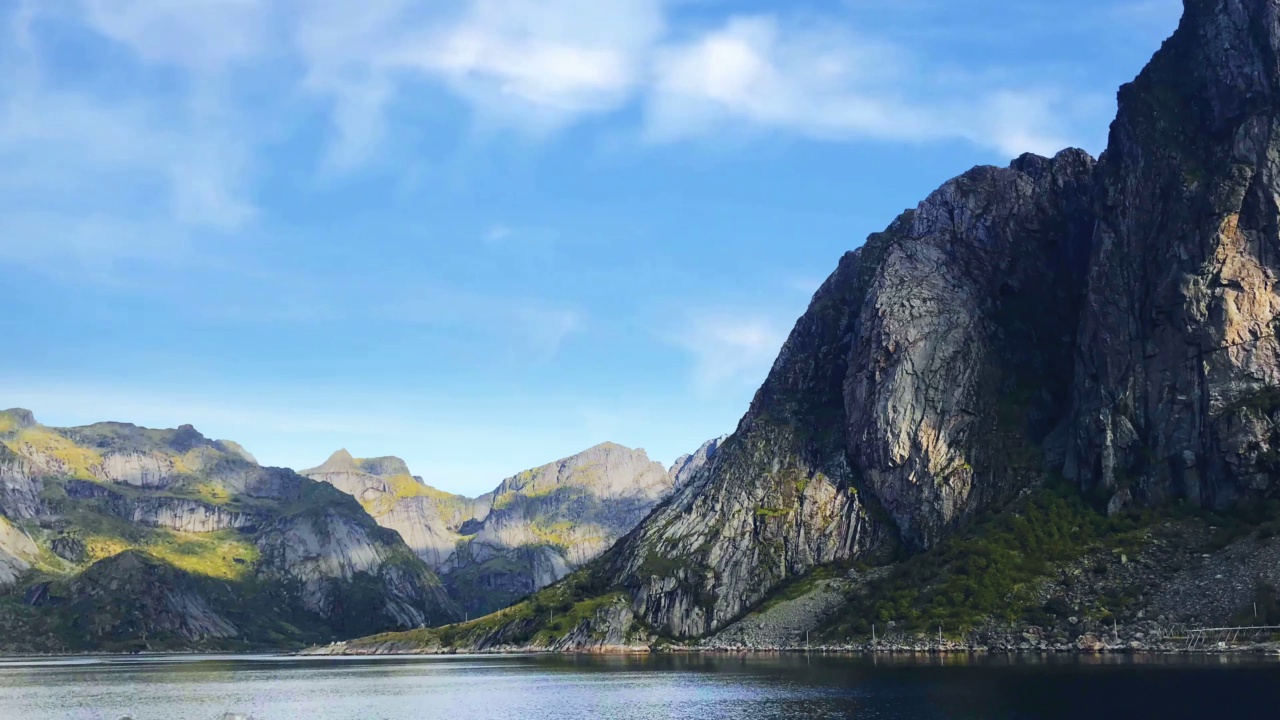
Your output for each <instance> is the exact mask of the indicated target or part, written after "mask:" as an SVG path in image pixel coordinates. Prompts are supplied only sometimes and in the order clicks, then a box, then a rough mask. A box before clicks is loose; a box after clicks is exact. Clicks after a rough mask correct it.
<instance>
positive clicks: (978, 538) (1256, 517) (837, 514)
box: [364, 0, 1280, 649]
mask: <svg viewBox="0 0 1280 720" xmlns="http://www.w3.org/2000/svg"><path fill="white" fill-rule="evenodd" d="M1278 157H1280V0H1186V4H1185V13H1184V16H1183V19H1182V21H1181V23H1180V25H1179V27H1178V29H1177V31H1176V32H1175V34H1174V35H1173V36H1172V37H1171V38H1170V39H1169V40H1168V41H1167V42H1165V43H1164V45H1163V46H1162V48H1161V49H1160V50H1159V52H1158V53H1157V54H1156V55H1155V57H1154V58H1153V59H1152V61H1151V62H1150V64H1149V65H1148V66H1147V67H1146V68H1145V69H1144V70H1143V72H1142V73H1141V74H1140V75H1139V77H1138V78H1137V79H1136V80H1135V81H1134V82H1132V83H1130V84H1128V85H1126V86H1124V87H1123V88H1122V89H1121V90H1120V92H1119V104H1118V115H1117V118H1116V120H1115V122H1114V123H1113V125H1112V127H1111V134H1110V139H1109V143H1108V147H1107V150H1106V152H1105V153H1103V155H1102V156H1101V157H1100V159H1098V160H1097V161H1095V160H1094V159H1093V158H1091V157H1090V156H1088V155H1087V154H1086V153H1084V152H1083V151H1080V150H1064V151H1063V152H1061V153H1059V154H1057V155H1056V156H1054V157H1052V158H1044V157H1038V156H1034V155H1024V156H1022V157H1020V158H1018V159H1017V160H1015V161H1014V162H1013V163H1012V164H1011V165H1010V166H1009V167H1003V168H999V167H979V168H974V169H973V170H970V171H968V172H966V173H964V174H963V175H961V176H959V177H957V178H955V179H954V180H951V181H949V182H947V183H945V184H944V185H943V186H942V187H941V188H939V189H938V190H937V191H935V192H934V193H932V194H931V195H930V196H929V197H928V198H926V199H925V200H924V201H923V202H922V203H921V204H920V205H919V206H918V207H916V208H915V209H912V210H908V211H906V212H904V213H903V214H902V215H900V216H899V217H898V218H897V219H896V220H895V221H894V222H893V223H891V224H890V226H889V227H888V228H887V229H886V230H885V231H884V232H881V233H877V234H875V235H872V236H871V237H870V238H868V239H867V240H866V242H865V243H864V244H863V245H862V246H861V247H860V248H858V249H857V250H855V251H853V252H851V253H848V254H847V255H845V256H844V257H843V258H842V259H841V260H840V262H839V264H838V266H837V268H836V270H835V272H834V273H833V274H832V275H831V276H830V277H829V278H828V279H827V281H826V282H825V283H824V284H823V285H822V287H821V288H820V289H819V290H818V291H817V293H816V294H815V295H814V297H813V300H812V302H811V304H810V306H809V308H808V310H807V311H806V312H805V314H804V315H803V316H802V317H801V318H800V319H799V321H798V322H797V323H796V325H795V328H794V329H793V330H792V332H791V335H790V337H789V338H788V340H787V342H786V344H785V345H784V347H783V348H782V351H781V353H780V354H779V356H778V358H777V360H776V362H775V363H774V365H773V368H772V370H771V371H770V373H769V376H768V378H767V380H766V381H765V383H764V385H763V387H761V388H760V390H759V391H758V392H757V394H756V396H755V398H754V399H753V401H752V403H751V407H750V409H749V410H748V412H747V414H746V415H745V416H744V417H743V418H742V420H741V422H740V423H739V425H738V428H737V430H736V432H735V433H734V434H733V435H732V436H731V437H729V438H728V439H726V440H725V441H724V443H723V444H722V445H721V446H720V447H719V449H718V451H717V452H716V453H715V455H714V456H713V457H712V458H711V460H710V461H709V462H708V463H707V464H706V465H705V466H704V467H703V468H702V469H700V470H698V471H696V472H694V473H692V475H691V477H690V478H689V479H688V480H687V481H686V483H685V484H684V485H683V486H682V487H680V488H679V489H678V490H677V491H676V492H675V493H674V494H673V495H672V496H671V497H670V498H669V499H668V500H666V501H665V502H664V503H663V504H662V505H660V506H659V507H658V508H657V509H656V510H655V511H654V512H653V513H652V514H651V515H649V516H648V517H647V518H646V519H645V520H644V522H642V523H641V524H640V525H639V526H638V527H637V528H636V529H635V530H634V531H632V532H630V533H628V534H627V535H626V536H625V537H624V538H623V539H622V540H621V541H619V543H618V544H617V545H615V546H614V547H613V548H612V549H610V550H609V551H608V552H606V553H604V554H603V555H602V556H601V557H600V558H599V559H598V560H596V561H595V562H593V563H591V564H590V565H588V566H587V567H586V568H584V570H583V571H581V572H579V573H575V574H574V575H573V576H571V577H570V578H568V579H566V580H564V581H562V582H561V583H559V584H557V585H555V586H552V587H551V588H548V589H546V590H544V591H543V592H541V593H539V594H537V595H535V596H534V597H533V598H531V599H530V600H529V601H527V602H524V603H521V604H519V605H517V606H515V607H513V608H510V609H509V610H506V611H503V612H502V613H499V614H496V615H494V616H492V617H489V618H485V619H482V620H480V621H475V622H472V623H468V624H466V625H462V626H456V627H452V628H445V629H443V630H441V631H431V632H429V633H417V634H414V633H410V634H408V635H406V636H400V637H399V639H397V636H393V637H391V638H389V639H388V638H384V639H382V640H379V641H377V642H375V643H373V644H372V645H370V644H366V645H365V646H364V647H365V648H366V649H370V648H376V647H378V643H390V646H391V647H394V646H396V643H402V644H406V645H407V646H413V647H428V648H429V647H433V646H438V647H464V648H485V647H493V646H496V645H508V646H525V645H528V646H533V647H543V648H560V649H563V648H600V647H602V646H611V645H623V646H626V645H636V644H645V643H650V642H654V641H663V642H669V641H675V642H696V641H703V642H714V641H715V638H716V637H717V635H718V634H720V633H731V632H736V630H735V628H736V629H737V630H741V629H742V624H741V623H742V622H748V624H752V625H756V626H759V627H761V628H763V627H764V625H765V624H766V619H767V616H768V615H769V610H770V608H773V607H778V606H784V607H791V606H790V605H788V603H793V602H799V601H800V600H805V601H806V602H809V604H810V605H811V606H812V605H814V604H815V603H816V604H817V605H821V606H822V607H823V608H825V609H824V610H823V611H822V612H820V613H816V614H815V617H814V618H813V622H811V623H810V625H809V627H812V628H813V629H815V630H817V631H820V632H821V633H822V635H823V636H824V637H827V638H836V639H840V640H842V641H844V640H848V639H850V637H851V636H852V635H855V634H859V633H867V631H868V630H870V629H871V628H870V623H874V622H881V623H885V622H887V621H894V620H898V621H904V623H905V624H906V626H907V627H911V628H913V629H914V630H916V631H919V630H924V629H926V628H927V629H928V630H929V631H930V632H932V631H934V630H936V629H937V628H938V627H939V626H940V625H942V624H944V623H945V624H947V625H948V628H947V629H948V630H949V631H951V632H958V631H961V630H963V631H965V632H970V631H974V632H978V630H980V628H982V627H988V628H990V627H994V626H996V625H1001V626H1002V627H1006V628H1016V629H1013V630H1011V633H1012V634H1011V636H1012V637H1014V638H1016V639H1015V640H1013V641H1012V642H1013V643H1015V644H1017V643H1022V644H1025V645H1027V646H1028V647H1036V646H1045V643H1046V642H1048V641H1046V638H1051V639H1053V638H1059V637H1060V638H1063V639H1064V640H1062V641H1058V640H1054V642H1058V644H1059V645H1061V644H1062V642H1070V643H1072V645H1071V647H1073V648H1074V647H1077V646H1078V647H1080V648H1089V647H1097V646H1101V645H1103V644H1105V643H1103V642H1102V641H1101V640H1100V639H1099V637H1100V635H1102V634H1107V635H1109V636H1111V635H1114V637H1113V639H1112V640H1111V641H1110V642H1113V643H1115V644H1116V645H1117V646H1118V645H1119V644H1120V643H1121V642H1122V640H1121V631H1120V624H1119V623H1120V620H1122V619H1123V620H1124V622H1125V623H1126V626H1125V627H1126V628H1134V630H1132V632H1136V635H1132V636H1131V637H1133V638H1135V639H1133V640H1132V641H1126V642H1135V643H1138V644H1139V645H1141V642H1140V640H1139V639H1140V638H1143V637H1144V636H1146V635H1148V634H1149V633H1157V632H1158V633H1160V634H1166V633H1167V632H1168V626H1167V625H1165V626H1161V627H1158V628H1157V627H1156V626H1155V625H1154V624H1155V623H1156V622H1157V619H1156V618H1158V619H1159V621H1160V622H1175V621H1177V622H1204V621H1208V622H1211V623H1212V622H1219V623H1221V622H1226V621H1230V620H1231V618H1232V616H1233V613H1235V612H1237V611H1240V610H1241V609H1242V608H1248V607H1249V605H1250V601H1253V602H1256V603H1257V605H1256V606H1255V607H1261V608H1263V612H1268V611H1267V610H1266V608H1267V607H1272V606H1276V607H1280V605H1277V602H1276V597H1277V596H1278V595H1277V590H1276V587H1277V584H1280V568H1278V567H1277V564H1276V563H1275V562H1273V561H1267V560H1266V559H1267V558H1275V557H1277V553H1280V547H1278V546H1277V543H1276V542H1275V541H1274V540H1273V539H1272V536H1273V535H1274V534H1275V532H1276V531H1277V529H1278V528H1280V480H1278V479H1277V478H1280V460H1278V458H1280V362H1278V361H1280V340H1277V338H1276V331H1277V329H1278V328H1280V292H1278V290H1280V288H1277V282H1278V280H1277V278H1280V210H1278V209H1277V208H1278V207H1280V205H1278V203H1277V200H1276V198H1277V197H1280V177H1278V173H1280V163H1278V162H1277V160H1276V158H1278ZM1062 478H1065V481H1068V482H1070V483H1071V484H1070V485H1064V484H1063V482H1064V481H1063V480H1062ZM1131 559H1132V560H1133V562H1131V561H1130V560H1131ZM1224 577H1225V578H1231V579H1232V580H1231V581H1224V580H1223V578H1224ZM810 601H811V602H810ZM796 609H799V608H798V606H797V608H796ZM1147 611H1150V616H1147V615H1146V614H1145V613H1147ZM1255 612H1256V611H1255ZM1276 612H1277V613H1280V610H1277V611H1276ZM818 615H821V616H822V617H817V616H818ZM744 618H747V619H748V620H746V621H744ZM1108 620H1110V623H1108V624H1106V625H1105V628H1106V629H1105V630H1104V629H1103V628H1104V625H1103V623H1106V622H1107V621H1108ZM1248 620H1249V621H1251V622H1252V621H1253V619H1252V618H1248ZM925 623H936V624H925ZM1144 623H1145V624H1144ZM892 626H894V624H890V625H889V627H892ZM885 627H886V626H885V625H882V626H881V628H882V631H883V630H884V628H885ZM1086 628H1090V629H1087V630H1086ZM1136 628H1142V630H1141V631H1137V630H1136ZM1033 631H1034V632H1033ZM1126 632H1130V630H1128V629H1127V630H1126ZM841 633H843V636H841ZM748 634H749V633H748ZM739 636H741V634H739ZM792 637H793V638H794V637H795V636H794V634H793V635H792ZM966 637H970V638H973V637H982V636H981V634H980V633H979V635H971V636H966ZM986 637H994V636H991V635H989V634H988V635H987V636H986ZM1033 641H1034V642H1033ZM913 642H914V641H913ZM966 642H968V641H966ZM973 642H975V643H976V642H982V643H984V646H985V643H986V642H987V641H985V640H973ZM991 642H992V643H993V646H994V643H995V641H994V640H992V641H991ZM1001 642H1003V641H1001ZM1036 643H1039V645H1037V644H1036ZM1126 647H1127V645H1126Z"/></svg>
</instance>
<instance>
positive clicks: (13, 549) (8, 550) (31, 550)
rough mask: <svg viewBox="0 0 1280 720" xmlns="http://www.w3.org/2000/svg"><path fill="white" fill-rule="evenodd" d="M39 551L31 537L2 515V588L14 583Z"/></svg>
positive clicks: (0, 540) (0, 563) (0, 575)
mask: <svg viewBox="0 0 1280 720" xmlns="http://www.w3.org/2000/svg"><path fill="white" fill-rule="evenodd" d="M38 552H39V549H38V548H37V547H36V545H35V543H33V542H32V541H31V538H29V537H27V536H26V534H25V533H23V532H22V531H21V530H19V529H18V528H16V527H14V526H13V524H12V523H10V522H9V520H8V519H7V518H5V517H4V516H3V515H0V588H3V587H6V586H9V585H13V584H14V583H15V582H16V581H17V579H18V578H19V577H21V576H22V574H23V573H25V572H26V571H27V570H28V569H30V568H31V561H32V560H33V559H34V558H35V556H36V554H37V553H38Z"/></svg>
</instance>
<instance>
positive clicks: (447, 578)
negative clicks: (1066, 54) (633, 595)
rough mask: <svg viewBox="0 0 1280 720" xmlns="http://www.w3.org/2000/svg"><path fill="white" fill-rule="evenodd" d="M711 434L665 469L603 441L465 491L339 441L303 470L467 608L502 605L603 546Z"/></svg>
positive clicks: (681, 471) (685, 470) (669, 483)
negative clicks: (393, 535)
mask: <svg viewBox="0 0 1280 720" xmlns="http://www.w3.org/2000/svg"><path fill="white" fill-rule="evenodd" d="M716 444H717V441H712V442H710V443H707V444H706V445H704V446H703V447H702V448H700V449H699V450H698V452H697V453H695V454H694V455H690V456H686V457H685V458H682V459H681V460H680V461H679V462H678V463H677V466H675V467H673V468H671V470H670V471H668V470H666V469H664V468H663V467H662V466H661V465H660V464H658V463H656V462H653V461H651V460H649V458H648V457H647V456H646V455H645V453H644V451H642V450H631V449H629V448H624V447H622V446H620V445H615V444H612V443H605V444H603V445H598V446H596V447H593V448H590V449H589V450H586V451H584V452H582V453H579V454H577V455H574V456H572V457H568V458H564V459H562V460H559V461H557V462H554V463H549V464H547V465H544V466H542V467H539V468H534V469H532V470H527V471H525V472H522V473H520V474H518V475H516V476H514V477H510V478H507V479H506V480H503V481H502V483H500V484H499V486H498V487H497V488H496V489H495V490H494V491H493V492H491V493H488V494H486V495H483V496H481V497H479V498H475V499H469V498H464V497H461V496H457V495H451V494H448V493H444V492H441V491H439V490H436V489H435V488H432V487H430V486H428V485H426V484H425V483H423V482H422V480H421V479H420V478H417V477H414V476H412V475H410V474H409V470H408V468H407V467H405V464H404V462H403V461H401V460H400V459H398V458H374V459H368V460H357V459H355V458H352V457H351V455H350V453H347V452H346V451H345V450H340V451H338V452H336V453H334V454H333V456H332V457H330V458H329V459H328V460H327V461H326V462H325V463H324V464H323V465H321V466H320V467H317V468H312V469H310V470H304V471H303V474H304V475H306V476H307V477H311V478H314V479H316V480H321V481H324V482H327V483H329V484H331V485H333V486H334V487H336V488H338V489H339V490H342V491H343V492H345V493H347V494H349V495H351V496H353V497H355V498H356V499H357V500H359V501H360V502H361V504H362V505H363V506H364V507H365V509H366V510H367V511H368V512H369V513H370V514H371V515H372V516H373V517H374V518H375V519H376V520H377V521H378V523H379V524H380V525H382V526H383V527H385V528H388V529H392V530H395V531H396V532H398V533H399V534H400V536H401V537H403V538H404V539H405V542H406V543H407V544H408V545H409V547H410V548H412V549H413V551H414V552H416V553H417V554H418V556H419V557H421V558H422V559H423V560H425V561H426V562H427V564H428V565H430V566H431V567H432V568H434V569H436V570H437V571H438V572H440V573H441V574H442V579H443V580H444V583H445V586H446V587H447V588H448V590H449V593H450V595H451V596H452V597H453V598H454V599H455V600H456V601H457V602H458V603H459V604H461V605H462V606H463V608H464V609H465V610H467V611H468V612H470V613H472V614H483V613H484V612H488V611H491V610H495V609H497V608H500V607H503V606H504V605H506V604H508V603H510V602H511V601H512V600H515V599H517V598H520V597H522V596H524V595H527V594H529V593H530V592H533V591H534V590H537V589H538V588H541V587H544V586H546V585H548V584H550V583H552V582H555V581H556V580H559V579H560V578H562V577H564V576H565V575H567V574H568V573H569V572H571V571H572V570H574V569H575V568H578V567H580V566H581V565H583V564H585V563H586V562H588V561H590V560H592V559H594V558H595V557H597V556H598V555H599V554H600V553H602V552H604V551H605V550H606V549H607V548H608V547H609V546H610V545H612V544H613V543H614V542H615V541H616V540H617V539H618V538H619V537H621V536H622V535H624V534H626V533H627V532H628V531H630V530H631V529H632V528H633V527H635V525H636V524H637V523H639V522H640V520H641V519H643V518H644V516H645V515H647V514H648V513H649V511H650V510H652V509H653V507H654V506H655V505H656V504H657V503H658V502H659V501H661V500H662V499H663V498H665V497H666V496H667V495H669V494H670V493H671V490H672V488H673V487H674V485H675V484H676V483H677V482H680V481H682V480H681V478H685V477H687V476H688V475H690V474H691V473H692V472H693V471H694V470H695V469H697V468H698V467H700V466H701V465H702V463H704V462H705V461H706V458H708V457H711V456H713V455H714V453H715V447H716Z"/></svg>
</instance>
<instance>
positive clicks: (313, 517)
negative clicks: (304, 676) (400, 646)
mask: <svg viewBox="0 0 1280 720" xmlns="http://www.w3.org/2000/svg"><path fill="white" fill-rule="evenodd" d="M457 613H458V611H457V608H456V606H455V605H454V604H453V603H452V602H451V601H450V600H449V598H448V597H447V595H446V594H445V591H444V588H443V587H442V585H441V583H440V580H439V578H438V577H437V576H436V574H435V573H434V572H433V571H432V570H431V568H430V567H429V566H428V565H427V564H426V563H424V562H423V561H422V560H421V559H419V558H418V557H417V556H416V555H415V553H413V552H412V551H410V549H409V548H408V547H407V546H406V545H405V544H404V542H403V541H402V540H401V538H400V537H399V536H398V535H397V534H396V533H394V532H389V531H387V530H385V529H383V528H381V527H379V526H378V525H377V524H376V523H375V522H374V521H373V520H372V519H371V518H370V517H369V515H368V514H367V513H366V512H365V511H364V510H363V509H362V508H361V507H360V505H359V504H358V503H356V502H354V501H353V500H352V499H351V498H350V497H348V496H347V495H345V494H343V493H340V492H336V491H335V490H334V489H333V488H332V487H330V486H329V485H327V484H324V483H318V482H315V481H312V480H310V479H308V478H304V477H302V476H300V475H298V474H297V473H294V472H293V471H291V470H287V469H281V468H264V467H261V466H259V465H258V464H257V462H256V461H255V460H254V459H253V457H252V456H251V455H249V454H248V453H247V452H245V451H244V450H243V449H242V448H241V447H240V446H238V445H236V444H235V443H231V442H227V441H216V440H209V439H207V438H205V437H204V436H203V435H201V434H200V433H199V432H197V431H196V430H195V429H194V428H192V427H191V426H189V425H185V426H182V427H180V428H178V429H176V430H150V429H146V428H141V427H137V426H134V425H128V424H122V423H100V424H96V425H90V426H87V427H77V428H49V427H44V426H42V425H40V424H38V423H37V422H36V421H35V418H34V417H33V416H32V414H31V413H30V412H28V411H26V410H8V411H4V412H0V650H9V651H14V650H18V651H41V652H46V651H48V652H52V651H79V650H102V649H139V648H152V649H165V648H188V647H206V648H238V647H252V646H270V647H281V646H289V645H298V644H303V643H306V642H314V641H316V640H317V639H323V638H326V637H335V636H348V635H351V634H353V633H356V632H364V631H377V630H379V629H393V628H412V627H418V626H420V625H424V624H436V623H439V622H444V621H448V620H451V619H453V618H454V617H456V616H457Z"/></svg>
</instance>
